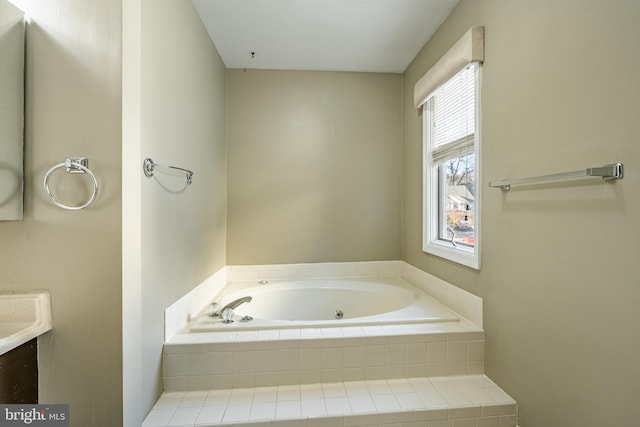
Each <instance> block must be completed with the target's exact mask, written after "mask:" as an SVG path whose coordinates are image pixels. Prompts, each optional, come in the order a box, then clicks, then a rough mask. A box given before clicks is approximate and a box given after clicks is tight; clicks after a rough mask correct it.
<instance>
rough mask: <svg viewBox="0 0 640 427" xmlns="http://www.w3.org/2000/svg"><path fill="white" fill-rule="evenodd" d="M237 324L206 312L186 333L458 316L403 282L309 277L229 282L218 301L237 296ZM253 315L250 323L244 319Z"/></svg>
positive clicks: (452, 318)
mask: <svg viewBox="0 0 640 427" xmlns="http://www.w3.org/2000/svg"><path fill="white" fill-rule="evenodd" d="M246 296H251V297H252V300H251V301H250V302H247V303H244V304H241V305H240V306H238V307H236V308H235V309H234V317H233V320H234V321H233V323H229V324H224V323H223V322H222V319H220V318H216V317H210V316H208V315H207V313H206V311H205V312H203V313H202V314H201V315H199V316H197V317H196V318H195V319H194V320H192V321H191V322H190V324H189V326H188V328H187V332H214V331H233V330H262V329H284V328H327V327H348V326H365V325H391V324H416V323H434V322H455V321H458V320H459V316H458V315H457V314H456V313H455V312H453V311H451V310H450V309H448V308H447V307H445V306H444V305H442V304H441V303H439V302H438V301H436V300H434V299H433V298H431V297H429V296H427V295H426V294H424V293H423V292H422V291H420V290H419V289H417V288H416V287H414V286H413V285H411V284H410V283H409V282H407V281H406V280H404V279H402V278H396V277H394V278H384V279H380V278H373V279H305V280H286V281H269V282H265V281H260V282H257V281H252V282H231V283H229V284H228V285H227V286H226V287H225V289H224V290H223V291H222V292H221V293H220V294H219V295H218V296H217V297H216V298H215V302H217V303H218V304H219V307H224V306H225V305H226V304H228V303H229V302H231V301H235V300H237V299H238V298H242V297H246ZM245 316H250V317H251V318H252V320H251V321H248V322H243V321H242V318H243V317H245Z"/></svg>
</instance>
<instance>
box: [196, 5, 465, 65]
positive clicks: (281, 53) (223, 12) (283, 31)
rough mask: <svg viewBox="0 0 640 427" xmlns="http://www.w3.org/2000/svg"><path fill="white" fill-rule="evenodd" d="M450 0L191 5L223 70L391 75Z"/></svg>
mask: <svg viewBox="0 0 640 427" xmlns="http://www.w3.org/2000/svg"><path fill="white" fill-rule="evenodd" d="M457 3H458V0H193V4H194V5H195V7H196V9H197V11H198V13H199V14H200V18H201V19H202V22H203V23H204V25H205V27H206V28H207V31H208V32H209V35H210V37H211V40H213V43H214V44H215V46H216V48H217V49H218V52H219V53H220V56H221V57H222V60H223V61H224V63H225V65H226V66H227V67H228V68H264V69H280V70H323V71H327V70H330V71H368V72H392V73H401V72H403V71H404V70H405V69H406V67H407V66H408V65H409V63H410V62H411V60H412V59H413V58H414V57H415V55H416V54H417V53H418V51H419V50H420V49H421V48H422V46H423V45H424V44H425V42H426V41H427V40H429V38H430V37H431V35H432V34H433V33H434V32H435V30H436V29H437V28H438V26H440V24H441V23H442V21H444V20H445V18H446V17H447V16H448V15H449V13H450V12H451V10H452V9H453V8H454V7H455V5H456V4H457ZM251 52H255V56H254V57H253V58H252V54H251Z"/></svg>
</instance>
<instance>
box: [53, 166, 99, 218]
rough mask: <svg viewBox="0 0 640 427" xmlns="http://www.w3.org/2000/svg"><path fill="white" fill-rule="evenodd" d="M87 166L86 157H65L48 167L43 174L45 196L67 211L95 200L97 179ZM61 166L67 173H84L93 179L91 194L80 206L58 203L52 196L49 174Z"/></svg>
mask: <svg viewBox="0 0 640 427" xmlns="http://www.w3.org/2000/svg"><path fill="white" fill-rule="evenodd" d="M88 166H89V160H88V159H87V158H86V157H70V158H68V159H65V161H64V162H62V163H58V164H57V165H55V166H54V167H52V168H51V169H49V170H48V171H47V173H46V175H45V176H44V191H45V193H46V194H47V197H49V200H51V201H52V202H53V204H54V205H56V206H58V207H60V208H62V209H66V210H69V211H78V210H80V209H84V208H86V207H87V206H89V205H90V204H91V203H93V202H94V201H95V200H96V197H97V196H98V180H97V179H96V176H95V175H94V174H93V172H91V170H89V168H88ZM61 167H66V168H67V172H69V173H86V174H88V175H89V176H90V177H91V179H92V180H93V194H92V195H91V197H90V198H89V200H87V202H86V203H85V204H83V205H80V206H68V205H65V204H63V203H60V202H59V201H58V200H57V199H56V198H55V197H54V196H53V194H51V190H49V179H51V175H52V174H53V172H54V171H55V170H56V169H58V168H61Z"/></svg>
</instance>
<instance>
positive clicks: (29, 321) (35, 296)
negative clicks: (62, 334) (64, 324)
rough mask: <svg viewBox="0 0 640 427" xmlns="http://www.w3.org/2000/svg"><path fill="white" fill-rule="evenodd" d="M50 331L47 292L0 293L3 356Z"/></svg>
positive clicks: (49, 307) (0, 336)
mask: <svg viewBox="0 0 640 427" xmlns="http://www.w3.org/2000/svg"><path fill="white" fill-rule="evenodd" d="M49 330H51V300H50V297H49V293H48V292H46V291H37V292H0V355H2V354H4V353H6V352H8V351H11V350H13V349H14V348H16V347H18V346H20V345H22V344H24V343H26V342H27V341H29V340H31V339H33V338H35V337H37V336H39V335H42V334H44V333H45V332H47V331H49Z"/></svg>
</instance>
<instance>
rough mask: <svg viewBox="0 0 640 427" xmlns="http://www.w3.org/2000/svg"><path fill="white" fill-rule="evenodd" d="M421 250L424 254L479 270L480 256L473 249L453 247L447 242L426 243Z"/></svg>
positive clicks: (459, 246)
mask: <svg viewBox="0 0 640 427" xmlns="http://www.w3.org/2000/svg"><path fill="white" fill-rule="evenodd" d="M422 250H423V251H424V252H426V253H429V254H432V255H436V256H439V257H441V258H444V259H447V260H449V261H453V262H455V263H458V264H462V265H464V266H466V267H471V268H473V269H475V270H480V255H479V254H478V253H477V251H476V250H474V248H468V247H464V246H461V245H458V246H457V247H453V246H452V245H451V243H449V242H442V243H441V242H439V241H438V242H430V243H426V244H425V245H424V247H423V248H422Z"/></svg>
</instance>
